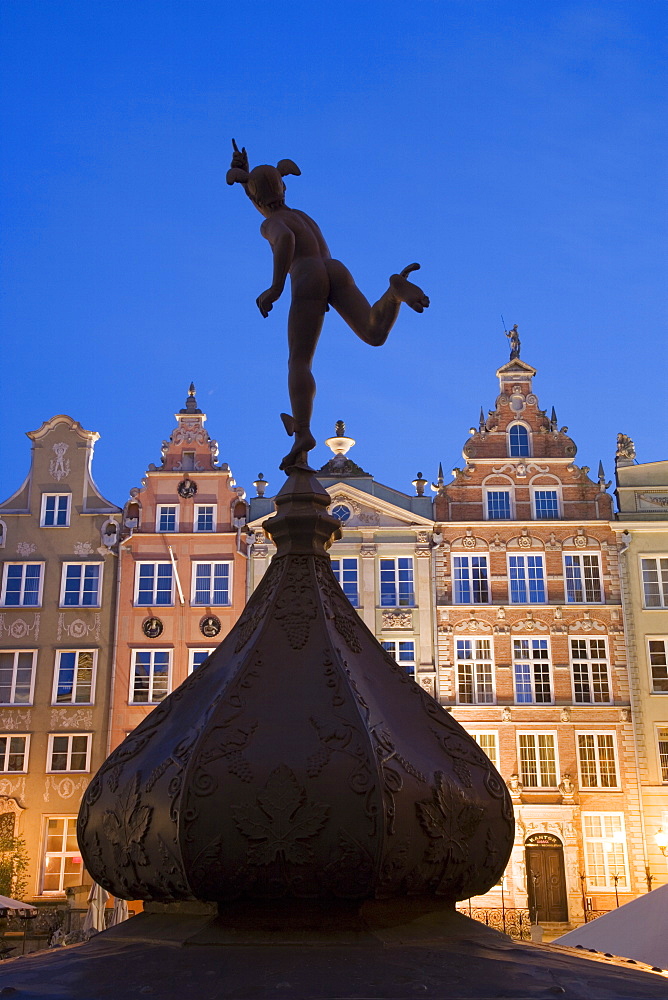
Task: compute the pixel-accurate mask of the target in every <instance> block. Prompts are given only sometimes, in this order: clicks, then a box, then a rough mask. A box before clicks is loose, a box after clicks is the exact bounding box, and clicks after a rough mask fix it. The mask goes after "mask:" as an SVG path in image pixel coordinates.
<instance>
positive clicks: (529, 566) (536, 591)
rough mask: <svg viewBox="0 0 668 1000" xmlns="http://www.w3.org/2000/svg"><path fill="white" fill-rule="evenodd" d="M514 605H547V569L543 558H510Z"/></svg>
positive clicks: (511, 589) (509, 566)
mask: <svg viewBox="0 0 668 1000" xmlns="http://www.w3.org/2000/svg"><path fill="white" fill-rule="evenodd" d="M508 570H509V574H508V575H509V578H510V601H511V603H512V604H544V603H545V569H544V567H543V557H542V556H508Z"/></svg>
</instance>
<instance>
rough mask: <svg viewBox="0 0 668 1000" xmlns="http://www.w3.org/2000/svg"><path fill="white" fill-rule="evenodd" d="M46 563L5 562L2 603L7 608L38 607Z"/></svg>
mask: <svg viewBox="0 0 668 1000" xmlns="http://www.w3.org/2000/svg"><path fill="white" fill-rule="evenodd" d="M43 567H44V563H41V562H35V563H5V571H4V574H3V580H2V603H3V605H4V606H5V607H6V608H38V607H39V606H40V605H41V603H42V576H43V573H42V569H43Z"/></svg>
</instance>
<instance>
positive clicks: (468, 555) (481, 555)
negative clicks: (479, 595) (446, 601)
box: [451, 552, 492, 607]
mask: <svg viewBox="0 0 668 1000" xmlns="http://www.w3.org/2000/svg"><path fill="white" fill-rule="evenodd" d="M451 558H452V567H451V570H452V603H453V604H457V605H461V606H469V607H471V606H475V607H478V606H481V605H488V604H491V603H492V580H491V574H490V571H489V555H488V553H487V552H453V553H452V556H451ZM456 559H468V560H469V564H468V567H467V568H468V572H467V577H468V586H469V591H470V596H471V597H474V590H475V582H476V581H475V580H474V578H473V570H474V568H476V569H480V567H474V566H473V565H472V564H471V562H470V560H471V559H484V560H485V583H486V584H487V600H486V601H476V600H472V601H461V600H459V599H458V594H457V584H458V582H459V581H458V579H457V573H456V570H457V567H456V565H455V560H456ZM462 568H463V567H462Z"/></svg>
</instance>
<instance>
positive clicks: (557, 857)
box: [526, 845, 568, 924]
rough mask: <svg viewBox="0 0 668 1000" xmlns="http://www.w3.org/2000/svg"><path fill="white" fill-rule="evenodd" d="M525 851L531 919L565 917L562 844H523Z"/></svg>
mask: <svg viewBox="0 0 668 1000" xmlns="http://www.w3.org/2000/svg"><path fill="white" fill-rule="evenodd" d="M526 852H527V856H526V861H527V885H528V891H529V900H530V903H531V909H532V911H533V912H532V916H533V918H534V920H537V921H538V923H539V924H540V923H543V922H545V921H546V922H551V921H567V920H568V900H567V897H566V875H565V871H564V849H563V847H562V846H561V845H559V846H558V847H535V846H527V848H526ZM534 913H535V916H534Z"/></svg>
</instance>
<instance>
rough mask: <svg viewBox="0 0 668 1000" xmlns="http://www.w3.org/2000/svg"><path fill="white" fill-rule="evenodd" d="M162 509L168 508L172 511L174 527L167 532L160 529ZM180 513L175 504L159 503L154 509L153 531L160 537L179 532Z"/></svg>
mask: <svg viewBox="0 0 668 1000" xmlns="http://www.w3.org/2000/svg"><path fill="white" fill-rule="evenodd" d="M163 507H169V508H170V509H171V510H173V511H174V527H173V528H171V529H170V530H169V531H168V530H167V529H164V528H161V527H160V518H161V517H162V509H163ZM180 513H181V511H180V508H179V505H178V504H177V503H159V504H157V505H156V508H155V530H156V533H157V534H160V535H171V534H173V533H174V532H175V531H178V530H179V514H180Z"/></svg>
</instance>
